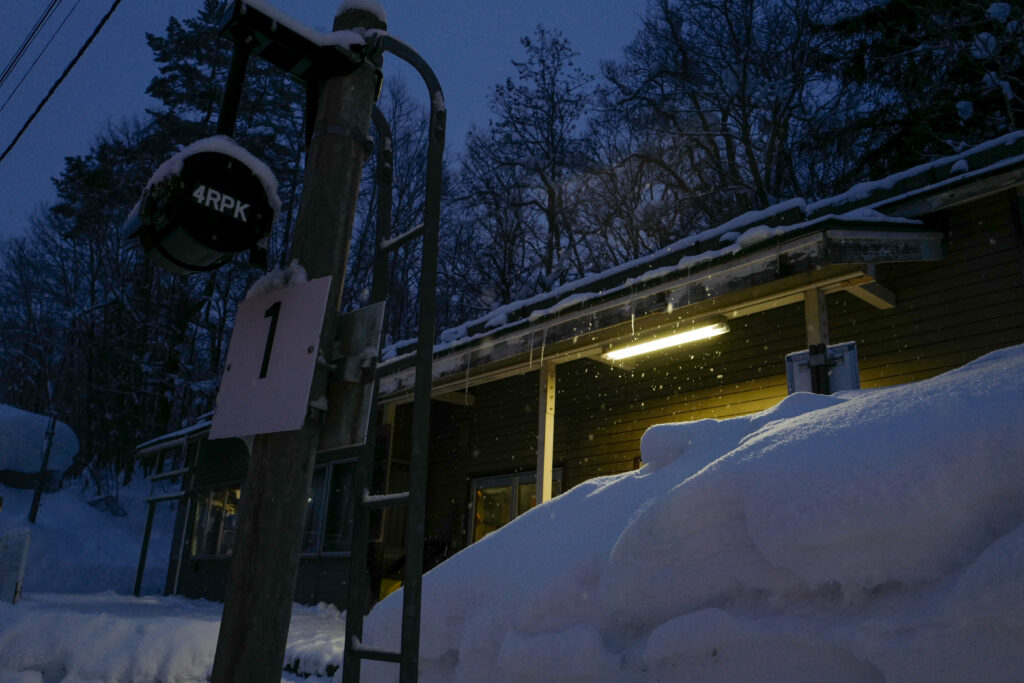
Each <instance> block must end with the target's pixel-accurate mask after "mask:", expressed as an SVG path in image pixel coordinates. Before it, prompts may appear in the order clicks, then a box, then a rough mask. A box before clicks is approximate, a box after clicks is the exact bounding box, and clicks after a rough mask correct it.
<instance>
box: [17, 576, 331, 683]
mask: <svg viewBox="0 0 1024 683" xmlns="http://www.w3.org/2000/svg"><path fill="white" fill-rule="evenodd" d="M222 609H223V605H221V604H220V603H215V602H208V601H206V600H186V599H185V598H180V597H157V596H151V597H145V598H135V597H128V596H118V595H114V594H113V593H103V594H98V595H52V594H39V595H36V594H31V595H28V596H27V597H26V598H25V599H23V600H22V601H21V602H19V603H18V604H17V605H15V606H12V605H7V604H0V681H4V682H6V681H8V680H12V681H19V680H25V681H40V680H47V681H51V680H52V681H66V682H68V683H70V682H71V681H88V680H93V681H106V682H108V683H113V682H115V681H126V682H127V681H166V682H171V681H173V682H178V683H181V682H185V681H196V682H198V681H206V680H208V679H209V676H210V671H211V669H212V667H213V655H214V652H215V651H216V648H217V634H218V631H219V629H220V616H221V611H222ZM344 628H345V622H344V619H343V618H342V616H341V614H340V613H339V612H338V610H336V609H334V608H332V607H326V606H323V605H320V606H317V607H302V606H299V605H296V606H295V607H294V609H293V612H292V627H291V630H290V632H289V634H288V645H287V649H286V654H285V660H286V662H295V661H296V660H298V661H299V662H300V664H299V666H298V667H296V668H297V669H298V671H299V672H300V673H301V674H302V675H308V674H312V675H314V676H316V675H317V674H318V673H319V674H321V675H326V673H327V672H326V671H325V669H324V666H323V664H322V663H321V664H320V665H319V669H318V662H320V660H321V659H322V658H323V657H325V656H335V660H336V661H340V656H341V653H340V650H337V651H335V649H334V647H335V646H336V647H338V648H340V647H341V644H342V643H343V642H344V637H343V636H344ZM325 643H327V644H328V645H327V646H326V647H325ZM311 651H315V655H314V656H312V657H311V656H310V654H311ZM33 675H35V676H36V678H32V677H31V676H33ZM40 675H41V676H42V678H39V676H40ZM19 676H20V677H21V678H18V677H19ZM297 680H300V679H297Z"/></svg>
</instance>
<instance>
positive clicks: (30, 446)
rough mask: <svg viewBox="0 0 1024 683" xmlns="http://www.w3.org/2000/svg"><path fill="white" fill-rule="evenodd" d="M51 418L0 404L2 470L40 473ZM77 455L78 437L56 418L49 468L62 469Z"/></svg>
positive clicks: (0, 468) (0, 463) (0, 457)
mask: <svg viewBox="0 0 1024 683" xmlns="http://www.w3.org/2000/svg"><path fill="white" fill-rule="evenodd" d="M49 424H50V418H49V417H47V416H46V415H39V414H37V413H30V412H28V411H27V410H21V409H20V408H15V407H14V406H9V405H4V404H2V403H0V470H17V471H18V472H38V471H39V466H40V464H41V463H42V457H43V444H44V442H45V438H46V428H47V427H48V426H49ZM77 454H78V437H77V436H75V433H74V431H72V429H71V427H69V426H67V425H66V424H64V423H63V422H61V421H60V420H58V421H57V426H56V431H55V432H54V436H53V445H52V446H51V448H50V459H49V461H48V463H47V469H49V470H57V471H59V472H63V471H64V470H66V469H67V468H69V467H71V462H72V460H73V459H74V457H75V456H76V455H77Z"/></svg>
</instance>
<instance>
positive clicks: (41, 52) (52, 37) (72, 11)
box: [0, 0, 82, 113]
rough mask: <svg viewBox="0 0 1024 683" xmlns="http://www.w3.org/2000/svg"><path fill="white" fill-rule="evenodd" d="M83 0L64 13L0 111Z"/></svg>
mask: <svg viewBox="0 0 1024 683" xmlns="http://www.w3.org/2000/svg"><path fill="white" fill-rule="evenodd" d="M81 1H82V0H75V4H74V5H72V6H71V11H70V12H68V13H67V14H66V15H64V19H62V20H61V22H60V25H58V26H57V30H56V31H54V32H53V35H52V36H50V39H49V40H47V41H46V45H43V49H42V50H40V51H39V54H37V55H36V58H35V59H33V60H32V63H31V64H29V65H28V69H26V70H25V73H24V74H22V76H21V80H19V81H18V84H17V85H15V86H14V88H13V89H12V90H11V92H10V93H9V94H8V95H7V99H6V100H4V103H3V104H0V113H2V112H3V110H4V109H6V108H7V104H8V103H9V102H10V101H11V98H12V97H14V95H15V93H17V92H18V90H19V89H20V88H21V84H22V83H24V82H25V79H26V78H28V75H29V74H30V73H32V69H34V68H35V66H36V64H38V63H39V58H40V57H42V56H43V55H44V54H45V53H46V50H47V49H49V47H50V44H51V43H53V39H54V38H56V37H57V34H58V33H60V30H61V29H62V28H64V24H66V23H68V19H70V18H71V15H72V14H74V13H75V9H76V8H77V7H78V4H79V3H80V2H81Z"/></svg>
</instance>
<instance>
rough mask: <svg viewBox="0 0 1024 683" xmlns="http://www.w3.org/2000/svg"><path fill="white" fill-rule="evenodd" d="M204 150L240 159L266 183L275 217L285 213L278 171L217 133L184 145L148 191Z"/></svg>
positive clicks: (162, 166)
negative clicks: (189, 158)
mask: <svg viewBox="0 0 1024 683" xmlns="http://www.w3.org/2000/svg"><path fill="white" fill-rule="evenodd" d="M203 152H217V153H220V154H226V155H228V156H230V157H233V158H234V159H236V160H238V162H239V163H241V164H242V165H243V166H245V167H246V168H248V169H249V170H250V171H252V172H253V175H255V176H256V177H257V178H258V179H259V181H260V183H261V184H262V185H263V189H264V190H266V192H267V200H268V201H269V202H270V208H271V209H272V210H273V212H274V219H275V220H276V219H277V216H278V214H280V213H281V198H280V197H278V196H277V178H276V177H275V176H274V172H273V171H271V170H270V167H269V166H267V165H266V164H265V163H263V162H262V161H260V160H259V159H257V158H256V157H255V156H253V154H252V153H251V152H249V151H248V150H247V149H245V148H244V147H242V146H241V145H239V144H238V143H237V142H235V141H234V140H233V139H231V138H230V137H228V136H227V135H214V136H212V137H208V138H203V139H202V140H197V141H195V142H193V143H192V144H190V145H186V146H185V147H182V148H181V149H180V150H178V152H177V153H176V154H175V155H174V156H172V157H171V158H170V159H168V160H167V161H165V162H164V163H162V164H160V166H159V167H158V168H157V169H156V171H155V172H154V173H153V176H152V177H151V178H150V179H149V182H147V183H146V190H148V189H149V188H151V187H153V186H154V185H156V184H157V183H159V182H161V181H162V180H165V179H167V178H169V177H171V176H175V175H178V174H179V173H181V170H182V168H184V164H185V159H187V158H188V157H190V156H193V155H195V154H201V153H203Z"/></svg>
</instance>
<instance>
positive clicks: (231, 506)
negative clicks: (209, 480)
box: [192, 485, 242, 557]
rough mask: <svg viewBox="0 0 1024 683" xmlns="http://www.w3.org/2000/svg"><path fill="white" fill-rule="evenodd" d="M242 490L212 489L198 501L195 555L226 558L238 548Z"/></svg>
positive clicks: (194, 537) (193, 539) (194, 538)
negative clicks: (237, 536) (236, 545)
mask: <svg viewBox="0 0 1024 683" xmlns="http://www.w3.org/2000/svg"><path fill="white" fill-rule="evenodd" d="M241 495H242V490H241V488H240V487H238V486H237V485H236V486H230V487H226V488H219V489H208V490H206V491H203V492H202V493H200V494H199V497H198V499H197V500H196V520H195V524H194V526H193V534H192V555H195V556H205V557H225V556H229V555H231V553H232V551H233V550H234V548H235V537H236V535H237V533H238V505H239V502H240V501H241Z"/></svg>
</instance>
